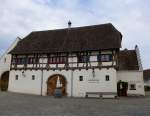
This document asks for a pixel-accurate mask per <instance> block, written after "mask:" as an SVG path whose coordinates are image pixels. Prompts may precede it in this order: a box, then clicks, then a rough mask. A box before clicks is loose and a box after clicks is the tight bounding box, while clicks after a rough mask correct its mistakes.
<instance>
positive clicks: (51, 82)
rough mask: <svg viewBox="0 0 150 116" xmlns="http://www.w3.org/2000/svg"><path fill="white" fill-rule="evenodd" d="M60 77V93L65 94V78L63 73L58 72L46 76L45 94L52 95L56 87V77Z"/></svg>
mask: <svg viewBox="0 0 150 116" xmlns="http://www.w3.org/2000/svg"><path fill="white" fill-rule="evenodd" d="M58 77H59V79H60V83H61V87H59V88H61V90H62V95H63V96H65V95H66V79H65V77H64V76H63V75H60V74H55V75H52V76H50V77H49V78H48V81H47V95H49V96H53V95H54V91H55V89H56V88H57V86H56V85H57V79H58Z"/></svg>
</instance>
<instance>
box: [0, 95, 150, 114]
mask: <svg viewBox="0 0 150 116" xmlns="http://www.w3.org/2000/svg"><path fill="white" fill-rule="evenodd" d="M0 116H150V96H147V97H145V98H144V97H136V98H135V97H131V98H119V99H94V98H88V99H85V98H61V99H58V98H53V97H48V96H46V97H42V96H36V95H23V94H15V93H6V92H0Z"/></svg>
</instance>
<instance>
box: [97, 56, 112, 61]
mask: <svg viewBox="0 0 150 116" xmlns="http://www.w3.org/2000/svg"><path fill="white" fill-rule="evenodd" d="M102 56H103V57H105V58H103V59H102ZM106 56H108V60H107V58H106ZM112 60H113V56H112V54H98V55H97V61H98V62H111V61H112Z"/></svg>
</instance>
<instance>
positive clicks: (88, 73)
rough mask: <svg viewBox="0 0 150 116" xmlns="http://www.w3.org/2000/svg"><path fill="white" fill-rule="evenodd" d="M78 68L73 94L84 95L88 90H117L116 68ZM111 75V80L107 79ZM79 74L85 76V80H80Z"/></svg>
mask: <svg viewBox="0 0 150 116" xmlns="http://www.w3.org/2000/svg"><path fill="white" fill-rule="evenodd" d="M94 72H95V74H94V76H93V70H92V69H89V70H81V71H79V70H76V71H74V74H73V75H74V78H73V82H74V84H73V88H74V90H73V96H80V97H84V96H85V94H86V92H117V84H116V70H115V69H114V68H109V69H106V68H103V69H95V70H94ZM106 75H109V79H110V80H109V81H106ZM79 76H83V81H79Z"/></svg>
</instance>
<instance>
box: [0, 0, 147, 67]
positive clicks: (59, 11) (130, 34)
mask: <svg viewBox="0 0 150 116" xmlns="http://www.w3.org/2000/svg"><path fill="white" fill-rule="evenodd" d="M68 20H71V22H72V27H78V26H87V25H95V24H104V23H112V24H113V25H114V26H115V27H116V28H117V29H118V30H119V31H120V32H121V33H122V35H123V38H122V48H121V49H125V48H127V49H134V48H135V45H136V44H137V45H138V46H139V49H140V54H141V59H142V64H143V67H144V69H147V68H150V60H149V59H150V52H149V50H150V44H149V43H150V28H149V26H150V0H111V1H110V0H107V1H106V0H0V55H2V54H3V53H4V52H5V51H6V50H7V48H8V47H9V46H10V45H11V44H12V42H13V41H14V40H15V39H16V38H17V37H20V38H24V37H25V36H27V35H28V34H29V33H30V32H32V31H40V30H51V29H59V28H66V27H67V22H68Z"/></svg>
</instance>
